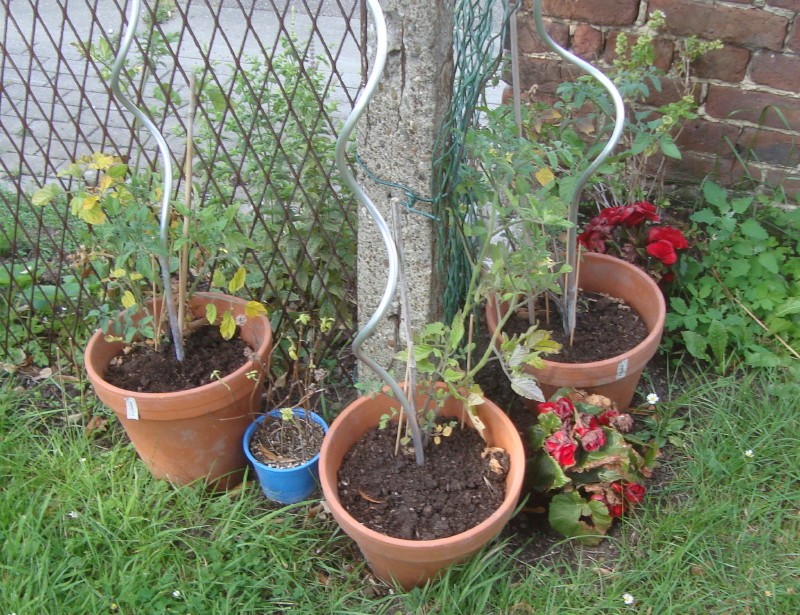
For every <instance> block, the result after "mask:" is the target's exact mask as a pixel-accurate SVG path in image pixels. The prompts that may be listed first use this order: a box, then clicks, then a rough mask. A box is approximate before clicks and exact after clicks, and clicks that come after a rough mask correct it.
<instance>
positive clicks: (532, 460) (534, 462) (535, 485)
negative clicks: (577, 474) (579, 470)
mask: <svg viewBox="0 0 800 615" xmlns="http://www.w3.org/2000/svg"><path fill="white" fill-rule="evenodd" d="M569 483H570V479H569V477H568V476H567V475H566V474H564V470H563V469H562V468H561V466H560V465H558V463H557V462H556V460H555V459H553V458H552V457H551V456H550V455H548V454H547V453H545V452H544V451H543V450H538V451H537V452H536V453H535V454H534V455H533V456H532V457H529V458H528V459H527V460H526V462H525V486H526V488H527V489H529V490H533V491H538V492H539V493H545V492H547V491H550V490H551V489H560V488H561V487H563V486H564V485H568V484H569Z"/></svg>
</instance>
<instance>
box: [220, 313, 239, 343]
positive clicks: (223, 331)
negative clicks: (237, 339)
mask: <svg viewBox="0 0 800 615" xmlns="http://www.w3.org/2000/svg"><path fill="white" fill-rule="evenodd" d="M219 333H220V335H222V339H226V340H229V339H231V338H232V337H233V335H234V333H236V320H235V319H234V318H233V314H232V313H231V311H230V310H228V311H226V312H225V313H224V314H223V315H222V324H221V325H220V326H219Z"/></svg>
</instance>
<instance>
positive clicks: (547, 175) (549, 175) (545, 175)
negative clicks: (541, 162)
mask: <svg viewBox="0 0 800 615" xmlns="http://www.w3.org/2000/svg"><path fill="white" fill-rule="evenodd" d="M555 178H556V176H555V175H554V174H553V172H552V171H551V170H550V169H548V168H547V167H542V168H541V169H539V170H538V171H537V172H536V180H537V181H538V182H539V183H540V184H541V185H542V186H546V185H547V184H549V183H550V182H552V181H553V180H554V179H555Z"/></svg>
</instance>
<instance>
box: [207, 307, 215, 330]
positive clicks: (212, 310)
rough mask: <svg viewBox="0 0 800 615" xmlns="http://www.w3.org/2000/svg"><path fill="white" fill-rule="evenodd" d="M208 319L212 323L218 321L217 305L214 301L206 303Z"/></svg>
mask: <svg viewBox="0 0 800 615" xmlns="http://www.w3.org/2000/svg"><path fill="white" fill-rule="evenodd" d="M206 320H207V321H208V323H209V324H211V325H213V324H214V323H215V322H217V306H216V305H214V304H213V303H206Z"/></svg>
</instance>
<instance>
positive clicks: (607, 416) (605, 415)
mask: <svg viewBox="0 0 800 615" xmlns="http://www.w3.org/2000/svg"><path fill="white" fill-rule="evenodd" d="M618 414H619V412H618V411H617V410H616V409H614V408H609V409H608V410H606V411H604V412H601V413H600V414H598V415H597V422H598V423H600V424H601V425H605V426H606V427H608V426H609V425H611V419H613V418H614V417H615V416H617V415H618Z"/></svg>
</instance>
